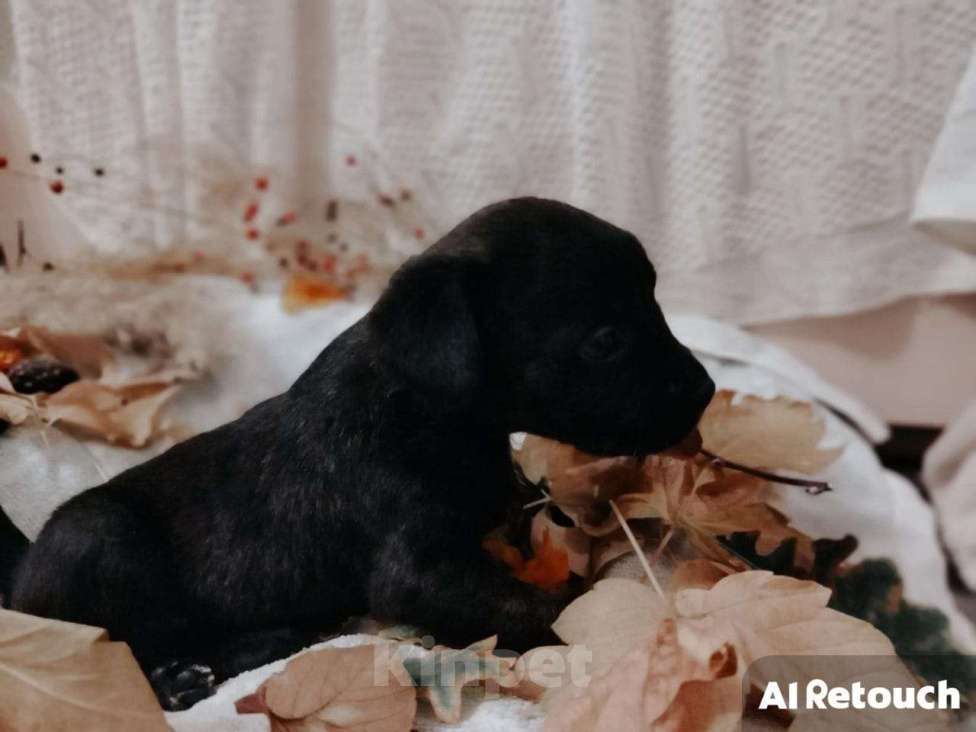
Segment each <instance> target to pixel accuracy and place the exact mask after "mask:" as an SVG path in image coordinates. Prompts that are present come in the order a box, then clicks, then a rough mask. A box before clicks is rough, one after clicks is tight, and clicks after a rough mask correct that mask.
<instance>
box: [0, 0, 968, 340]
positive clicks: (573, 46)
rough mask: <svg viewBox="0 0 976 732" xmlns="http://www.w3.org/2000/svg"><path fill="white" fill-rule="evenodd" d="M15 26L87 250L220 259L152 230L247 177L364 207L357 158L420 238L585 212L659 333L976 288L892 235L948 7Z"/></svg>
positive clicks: (899, 229)
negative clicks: (646, 300) (540, 202)
mask: <svg viewBox="0 0 976 732" xmlns="http://www.w3.org/2000/svg"><path fill="white" fill-rule="evenodd" d="M0 1H3V0H0ZM6 1H7V2H9V3H11V6H12V18H13V24H14V31H15V38H16V43H17V64H16V71H17V73H16V86H15V88H16V92H17V96H18V99H19V100H20V103H21V104H22V105H23V107H24V109H25V111H26V114H27V117H28V119H29V121H30V124H31V127H32V129H33V131H34V134H35V144H36V145H37V146H38V148H41V149H43V150H44V151H45V153H46V155H45V165H48V164H49V163H48V162H47V161H49V160H50V161H53V160H55V159H66V160H69V161H73V160H81V161H89V162H90V161H93V160H100V161H108V164H109V165H110V166H111V168H112V174H113V175H112V176H110V178H111V181H109V179H108V178H106V180H105V181H104V182H103V183H99V185H100V186H101V187H99V188H97V189H95V188H92V187H91V186H92V185H93V184H91V182H90V181H89V182H86V181H81V182H80V183H79V184H78V185H71V186H69V189H68V190H67V191H66V192H65V195H64V196H62V199H63V201H64V204H65V205H66V206H68V207H70V208H71V209H72V210H73V211H74V212H75V214H76V216H77V218H78V219H79V221H80V222H81V224H82V226H83V228H84V230H85V232H86V233H87V234H88V236H89V237H90V238H91V239H92V240H93V242H95V244H96V246H97V247H98V248H99V249H100V250H101V251H103V252H107V253H110V252H116V251H119V250H123V251H127V252H130V253H131V252H132V251H133V250H134V248H144V249H146V250H147V251H151V250H153V249H155V248H159V247H166V246H170V245H172V244H173V243H185V242H186V241H187V240H190V241H193V242H197V241H200V240H206V242H207V243H209V244H212V243H213V242H214V241H222V240H223V239H229V238H233V235H232V234H230V233H228V231H226V230H222V229H220V228H219V227H218V228H217V229H214V228H213V227H212V226H209V225H208V224H206V225H205V224H201V223H200V222H196V221H193V220H190V219H187V218H185V217H180V216H173V215H170V214H169V213H164V212H163V211H170V209H174V210H175V209H190V210H194V209H199V208H200V207H201V206H205V205H206V204H207V203H208V201H212V198H208V195H210V194H212V192H213V188H214V186H215V185H217V184H218V183H219V180H217V178H220V176H227V175H231V176H233V175H238V176H243V177H246V176H247V175H248V171H250V170H252V169H254V168H256V167H266V168H268V169H272V170H275V171H285V172H286V173H287V178H288V185H285V186H280V187H277V188H276V189H275V192H276V193H277V194H278V195H280V196H282V198H283V200H285V199H288V198H294V197H296V196H312V197H315V196H319V195H321V194H322V193H323V192H324V191H326V190H330V189H332V190H339V191H340V192H342V194H343V195H346V196H356V195H361V196H365V195H367V194H368V193H369V191H370V188H369V186H368V185H365V184H364V183H363V181H362V178H361V177H355V176H350V175H349V171H348V170H347V169H346V168H344V167H343V166H342V165H341V164H340V163H339V161H341V160H343V159H344V157H345V156H346V155H348V154H354V155H356V156H357V160H359V161H361V166H360V167H368V168H369V170H370V175H371V176H372V180H373V182H372V183H371V184H370V185H378V186H389V185H396V186H400V185H408V186H410V187H411V188H412V189H414V190H416V191H419V192H420V195H419V196H418V197H420V198H422V199H423V201H424V203H425V205H426V207H427V208H428V209H429V212H430V214H431V216H432V219H433V222H434V229H435V230H436V231H441V230H443V229H444V228H446V227H447V226H449V225H451V224H452V223H454V222H455V221H457V220H458V219H459V218H460V217H462V216H463V215H465V214H466V213H468V212H469V211H471V210H473V209H475V208H477V207H479V206H481V205H482V204H484V203H487V202H489V201H491V200H494V199H498V198H503V197H506V196H510V195H514V194H519V193H536V194H542V195H549V196H554V197H560V198H564V199H567V200H569V201H571V202H573V203H576V204H578V205H581V206H584V207H587V208H590V209H592V210H594V211H595V212H597V213H600V214H602V215H604V216H606V217H608V218H610V219H611V220H613V221H615V222H617V223H619V224H621V225H623V226H626V227H628V228H631V229H633V230H634V231H635V232H636V233H637V234H638V235H639V236H640V237H641V238H642V240H643V241H644V242H645V244H646V246H647V247H648V249H649V251H650V252H651V255H652V258H653V259H654V261H655V262H656V263H657V265H658V267H659V269H660V270H661V273H662V276H661V278H660V279H661V291H660V296H661V298H662V300H663V301H664V302H665V304H666V305H668V306H670V307H671V308H672V309H676V310H698V311H701V312H705V313H709V314H713V315H716V316H718V317H721V318H724V319H728V320H734V321H762V320H775V319H782V318H789V317H796V316H803V315H814V314H828V313H837V312H845V311H851V310H856V309H861V308H865V307H869V306H872V305H876V304H879V303H882V302H886V301H890V300H892V299H895V298H897V297H901V296H905V295H910V294H917V293H932V292H946V291H954V290H972V289H976V262H974V260H973V259H972V258H967V257H965V256H964V255H962V254H960V253H958V252H955V251H952V250H951V249H949V248H947V247H943V246H942V245H941V244H939V243H937V242H935V241H934V240H931V239H929V238H927V237H926V236H925V235H924V234H922V233H920V232H917V231H913V230H911V229H910V228H909V227H908V226H907V225H906V222H907V216H908V212H909V210H910V208H911V202H912V196H913V193H914V190H915V186H916V183H917V180H918V178H919V177H920V175H921V171H922V168H923V166H924V164H925V161H926V160H927V158H928V155H929V151H930V148H931V144H932V142H933V140H934V139H935V135H936V133H937V132H938V130H939V129H940V127H941V125H942V122H943V117H944V113H945V110H946V108H947V107H948V103H949V100H950V99H951V98H952V94H953V91H954V89H955V87H956V85H957V83H958V81H959V79H960V77H961V75H962V71H963V68H964V66H965V62H966V60H967V57H968V54H969V51H970V48H971V46H972V43H973V39H974V38H976V6H974V5H973V4H972V3H971V2H968V1H967V0H911V1H908V0H906V1H895V0H875V1H873V2H855V1H854V0H836V1H835V2H827V1H826V0H825V1H824V2H817V3H805V2H799V1H798V0H797V1H796V2H787V1H785V0H766V1H764V2H739V1H737V0H729V1H728V2H718V1H717V0H682V1H681V2H674V3H672V2H663V1H662V2H640V1H639V0H620V2H614V3H599V2H589V1H587V0H578V1H575V2H557V0H551V1H549V2H536V3H524V2H521V1H520V0H495V1H494V2H471V1H460V0H459V1H458V2H438V1H436V0H397V1H396V2H383V1H381V0H371V1H367V0H334V1H332V2H327V1H326V0H322V1H319V0H304V1H303V0H294V1H291V2H284V1H282V2H274V3H269V2H265V1H264V0H212V1H211V2H207V3H200V2H197V1H196V0H143V1H140V2H135V1H133V2H128V1H126V0H87V1H86V2H79V1H77V0H6ZM51 164H53V163H51ZM70 174H71V171H69V175H70ZM218 174H219V175H218ZM79 175H80V174H79ZM70 182H72V181H69V183H70ZM86 186H88V188H87V190H86ZM144 206H148V208H149V209H150V212H149V213H148V214H147V213H146V211H145V210H144V209H143V208H142V207H144ZM136 209H139V210H138V213H136ZM436 231H435V233H436ZM415 246H419V245H417V244H416V243H415Z"/></svg>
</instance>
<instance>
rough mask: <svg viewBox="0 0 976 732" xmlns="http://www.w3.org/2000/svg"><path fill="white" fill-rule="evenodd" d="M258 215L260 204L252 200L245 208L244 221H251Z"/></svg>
mask: <svg viewBox="0 0 976 732" xmlns="http://www.w3.org/2000/svg"><path fill="white" fill-rule="evenodd" d="M257 215H258V205H257V203H254V202H251V203H249V204H248V205H247V208H245V209H244V223H249V222H251V221H253V220H254V217H255V216H257Z"/></svg>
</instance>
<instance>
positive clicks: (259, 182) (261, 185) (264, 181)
mask: <svg viewBox="0 0 976 732" xmlns="http://www.w3.org/2000/svg"><path fill="white" fill-rule="evenodd" d="M254 187H255V188H257V189H258V190H259V191H266V190H268V178H267V176H264V175H260V176H258V177H257V178H255V179H254Z"/></svg>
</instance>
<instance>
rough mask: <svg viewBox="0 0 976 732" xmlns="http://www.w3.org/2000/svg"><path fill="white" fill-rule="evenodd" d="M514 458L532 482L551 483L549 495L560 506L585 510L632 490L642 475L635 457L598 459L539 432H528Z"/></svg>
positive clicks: (549, 484)
mask: <svg viewBox="0 0 976 732" xmlns="http://www.w3.org/2000/svg"><path fill="white" fill-rule="evenodd" d="M515 459H516V461H517V462H518V464H519V466H520V467H521V468H522V473H523V474H524V475H525V477H526V478H527V479H528V480H529V481H531V482H532V483H540V482H542V481H543V480H544V481H545V482H546V483H547V484H548V489H549V495H550V496H551V497H552V499H553V501H554V502H555V503H556V504H558V505H559V506H560V507H561V508H579V509H585V508H587V507H589V506H592V505H593V504H594V503H600V502H603V501H606V500H608V499H610V498H613V497H614V496H616V495H617V494H618V493H620V492H622V491H625V490H628V489H631V488H632V487H633V485H634V483H635V482H636V481H638V480H639V478H640V461H639V460H638V459H636V458H633V457H610V458H598V457H595V456H593V455H590V454H588V453H585V452H583V451H581V450H578V449H576V448H575V447H573V446H572V445H567V444H565V443H563V442H556V441H555V440H549V439H546V438H545V437H538V436H536V435H526V437H525V440H524V441H523V443H522V447H521V448H520V449H519V450H517V451H516V452H515Z"/></svg>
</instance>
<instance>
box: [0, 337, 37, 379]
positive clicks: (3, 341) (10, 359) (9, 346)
mask: <svg viewBox="0 0 976 732" xmlns="http://www.w3.org/2000/svg"><path fill="white" fill-rule="evenodd" d="M29 350H30V346H29V345H28V344H27V343H24V342H23V341H22V340H20V339H19V338H14V337H12V336H9V335H3V334H2V333H0V371H4V370H6V369H9V368H10V367H11V366H13V365H14V364H15V363H17V362H18V361H20V360H21V359H22V358H24V357H25V356H26V355H27V352H28V351H29Z"/></svg>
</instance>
